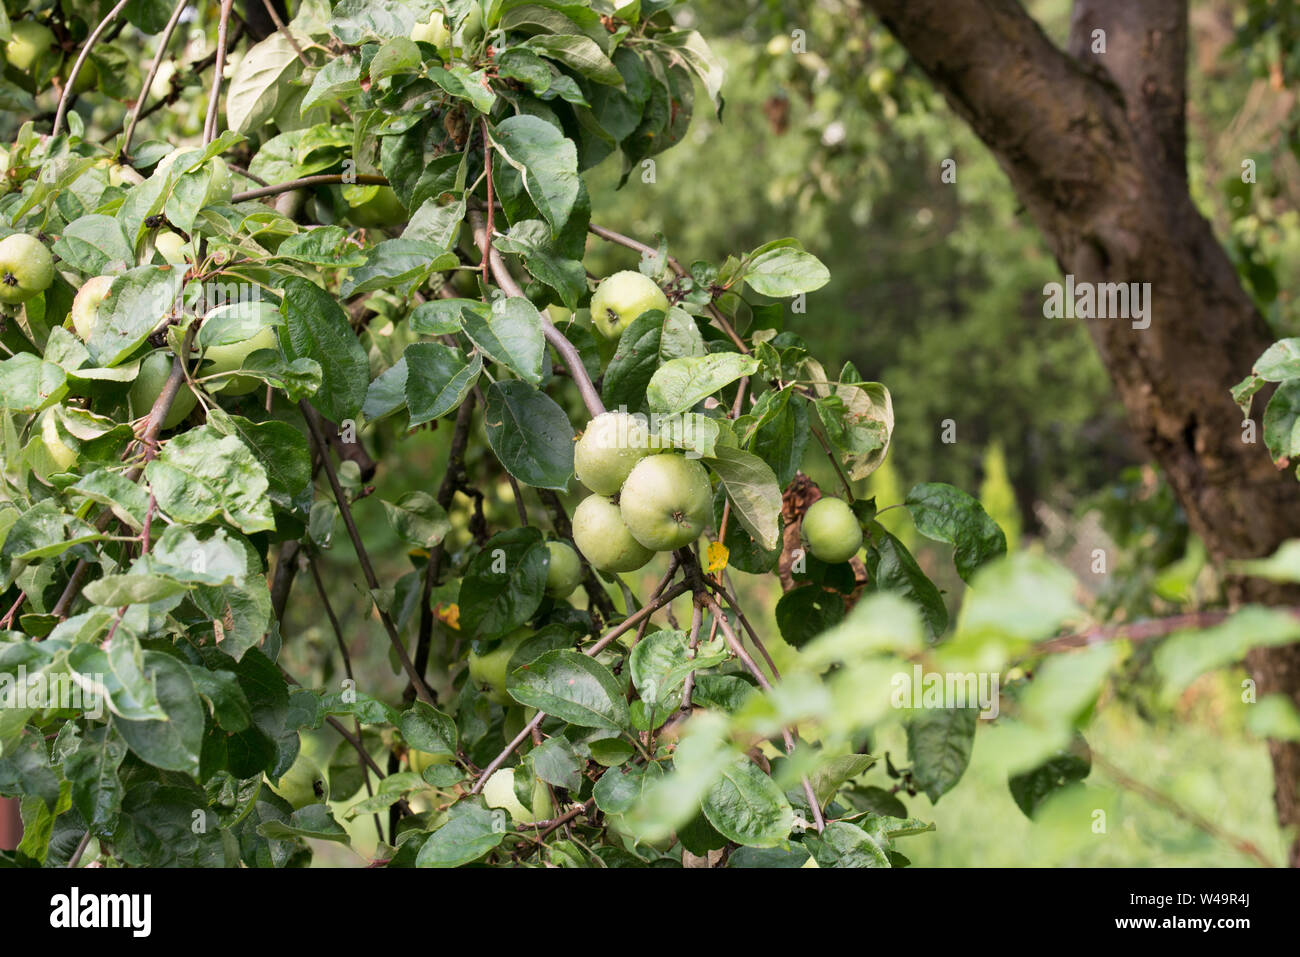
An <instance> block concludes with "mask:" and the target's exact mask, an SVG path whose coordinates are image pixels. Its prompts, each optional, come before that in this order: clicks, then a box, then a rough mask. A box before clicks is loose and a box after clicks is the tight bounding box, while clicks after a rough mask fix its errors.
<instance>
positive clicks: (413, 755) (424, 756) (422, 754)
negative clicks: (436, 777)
mask: <svg viewBox="0 0 1300 957" xmlns="http://www.w3.org/2000/svg"><path fill="white" fill-rule="evenodd" d="M455 760H456V759H455V757H453V756H452V755H450V754H434V753H433V752H432V751H417V750H416V749H415V748H411V749H410V750H409V751H407V752H406V763H407V765H408V766H409V767H410V769H411V770H412V771H414V772H415V773H416V774H419V775H421V776H423V775H424V769H425V768H431V767H433V766H434V765H438V764H451V763H453V762H454V761H455Z"/></svg>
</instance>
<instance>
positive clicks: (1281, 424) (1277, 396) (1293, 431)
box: [1264, 379, 1300, 459]
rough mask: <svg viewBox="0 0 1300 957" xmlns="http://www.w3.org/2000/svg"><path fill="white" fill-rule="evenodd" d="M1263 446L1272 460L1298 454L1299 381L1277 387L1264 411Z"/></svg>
mask: <svg viewBox="0 0 1300 957" xmlns="http://www.w3.org/2000/svg"><path fill="white" fill-rule="evenodd" d="M1264 444H1265V445H1267V446H1268V451H1269V454H1270V455H1272V456H1273V458H1274V459H1289V458H1292V457H1293V456H1295V455H1297V454H1300V379H1289V380H1288V381H1286V382H1283V383H1282V384H1281V385H1280V386H1278V387H1277V391H1276V392H1274V393H1273V397H1272V398H1271V399H1269V400H1268V406H1267V407H1266V408H1265V409H1264Z"/></svg>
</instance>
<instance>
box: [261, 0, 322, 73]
mask: <svg viewBox="0 0 1300 957" xmlns="http://www.w3.org/2000/svg"><path fill="white" fill-rule="evenodd" d="M262 6H264V7H266V12H267V13H269V14H270V15H271V20H272V22H273V23H275V28H276V29H277V30H279V31H280V32H281V33H282V34H283V35H284V38H285V39H286V40H288V41H289V46H291V47H293V52H294V53H296V54H298V59H299V60H301V61H302V65H303V66H305V67H306V68H307V69H309V70H310V69H311V61H310V60H308V59H307V55H306V54H305V53H303V52H302V47H300V46H298V41H297V40H295V39H294V38H293V34H292V33H290V32H289V28H288V27H287V26H285V23H284V21H283V20H281V19H280V14H278V13H276V12H275V4H273V3H272V2H271V0H262Z"/></svg>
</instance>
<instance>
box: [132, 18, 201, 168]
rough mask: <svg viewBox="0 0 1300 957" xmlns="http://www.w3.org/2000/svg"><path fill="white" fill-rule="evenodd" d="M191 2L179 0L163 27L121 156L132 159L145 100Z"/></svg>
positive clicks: (137, 99) (133, 109) (133, 108)
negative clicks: (182, 15)
mask: <svg viewBox="0 0 1300 957" xmlns="http://www.w3.org/2000/svg"><path fill="white" fill-rule="evenodd" d="M189 3H190V0H179V2H178V3H177V4H176V8H175V9H174V10H172V15H171V18H170V19H169V20H168V21H167V26H165V27H163V32H162V35H161V36H160V37H159V38H158V52H157V53H156V54H155V55H154V58H153V63H151V64H150V65H149V73H148V75H147V76H145V78H144V85H143V86H141V87H140V95H139V96H138V97H136V101H135V105H134V106H132V107H131V117H130V119H129V120H127V124H126V133H125V134H123V136H122V146H121V148H120V149H119V150H118V151H117V155H118V156H119V157H120V158H123V159H128V160H129V159H130V156H131V140H132V138H133V137H134V136H135V128H136V125H137V124H138V123H139V122H140V113H141V111H142V110H143V109H144V104H145V101H146V100H148V99H149V90H150V89H151V88H152V87H153V81H154V77H156V76H157V75H158V70H159V68H160V67H161V66H162V62H163V60H164V59H165V58H166V56H167V46H168V44H170V43H171V41H172V34H173V33H175V32H176V24H178V23H180V20H181V14H183V13H184V12H185V8H186V7H187V6H189Z"/></svg>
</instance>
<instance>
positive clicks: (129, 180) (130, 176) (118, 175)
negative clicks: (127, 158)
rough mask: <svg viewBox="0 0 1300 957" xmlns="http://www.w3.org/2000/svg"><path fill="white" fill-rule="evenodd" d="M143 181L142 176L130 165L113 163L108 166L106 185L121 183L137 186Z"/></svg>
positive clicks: (118, 184)
mask: <svg viewBox="0 0 1300 957" xmlns="http://www.w3.org/2000/svg"><path fill="white" fill-rule="evenodd" d="M143 182H144V177H143V176H141V175H140V174H139V173H137V172H136V171H135V170H134V169H132V168H131V167H130V166H122V165H120V164H118V163H113V164H111V165H110V166H109V167H108V185H110V186H121V185H122V184H123V183H125V184H126V185H127V186H139V185H140V184H141V183H143Z"/></svg>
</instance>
